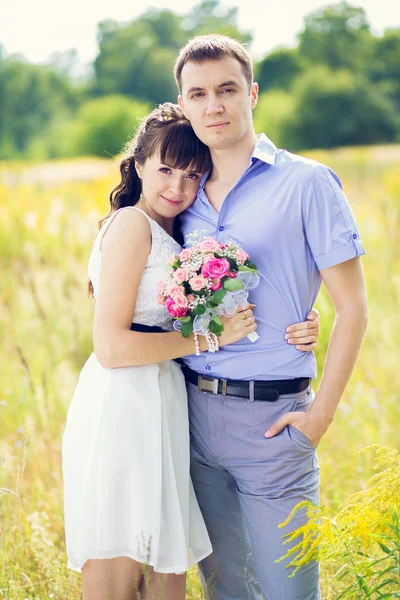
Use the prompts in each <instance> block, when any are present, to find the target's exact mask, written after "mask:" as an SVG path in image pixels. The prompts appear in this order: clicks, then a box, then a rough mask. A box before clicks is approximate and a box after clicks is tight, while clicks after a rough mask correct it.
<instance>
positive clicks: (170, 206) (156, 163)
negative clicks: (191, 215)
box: [135, 153, 203, 219]
mask: <svg viewBox="0 0 400 600" xmlns="http://www.w3.org/2000/svg"><path fill="white" fill-rule="evenodd" d="M135 166H136V171H137V173H138V175H139V177H140V178H141V180H142V196H143V199H144V201H145V202H146V205H147V206H148V207H149V208H150V209H151V210H152V211H154V213H156V214H158V215H160V216H162V217H164V218H166V219H171V218H174V217H176V216H177V215H179V214H180V213H181V212H183V211H184V210H186V209H187V208H188V207H189V206H190V205H191V204H192V203H193V202H194V199H195V198H196V194H197V191H198V189H199V184H200V180H201V178H202V176H203V173H199V172H195V171H183V170H181V169H173V168H172V167H170V166H168V165H165V164H163V163H161V162H160V157H159V155H158V153H156V154H155V155H154V156H151V157H150V158H148V159H147V160H146V161H145V162H144V164H143V165H140V164H139V163H137V162H136V163H135Z"/></svg>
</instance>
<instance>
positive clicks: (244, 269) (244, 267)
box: [239, 265, 258, 273]
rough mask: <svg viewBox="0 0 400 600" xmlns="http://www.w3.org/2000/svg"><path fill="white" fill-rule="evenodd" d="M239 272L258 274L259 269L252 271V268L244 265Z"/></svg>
mask: <svg viewBox="0 0 400 600" xmlns="http://www.w3.org/2000/svg"><path fill="white" fill-rule="evenodd" d="M239 271H248V272H250V273H258V271H257V269H255V268H254V269H252V268H251V267H246V265H242V266H241V267H239Z"/></svg>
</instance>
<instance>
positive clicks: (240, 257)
mask: <svg viewBox="0 0 400 600" xmlns="http://www.w3.org/2000/svg"><path fill="white" fill-rule="evenodd" d="M202 233H203V232H199V231H196V232H194V233H193V234H191V235H190V236H188V238H189V244H190V246H191V247H188V248H185V249H183V250H182V251H181V253H180V254H175V255H173V256H170V257H169V259H168V266H167V272H168V280H167V281H166V282H165V281H160V283H159V284H158V296H157V299H158V302H159V304H161V305H163V306H166V308H167V310H168V312H169V313H170V314H171V315H172V316H173V317H175V321H174V328H175V329H176V330H178V331H181V333H182V335H183V336H184V337H189V336H190V335H191V334H192V333H193V332H194V333H195V334H201V335H205V336H206V338H207V340H208V341H209V346H210V345H211V348H210V349H211V351H215V350H216V349H218V344H217V347H215V345H214V347H213V344H212V343H211V344H210V333H211V334H214V336H220V335H221V333H222V331H223V329H224V327H223V324H222V321H221V319H220V318H219V317H220V316H221V315H224V316H226V317H231V316H233V314H234V313H235V311H236V309H237V308H238V307H239V306H243V307H245V306H246V305H247V298H248V295H249V290H251V289H253V288H255V287H257V285H258V284H259V282H260V276H259V273H258V271H257V268H256V266H255V265H254V264H252V263H251V262H250V257H249V255H248V254H247V253H246V252H245V251H244V250H243V249H242V248H241V247H240V246H239V244H238V243H237V242H236V241H235V240H229V241H227V242H218V241H217V240H216V239H215V238H212V237H203V238H202V237H201V234H202ZM211 337H212V336H211ZM247 337H248V338H249V339H250V340H251V341H256V339H258V337H259V336H258V334H257V333H256V332H252V333H250V334H249V335H248V336H247Z"/></svg>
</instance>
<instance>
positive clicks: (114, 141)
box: [72, 95, 150, 157]
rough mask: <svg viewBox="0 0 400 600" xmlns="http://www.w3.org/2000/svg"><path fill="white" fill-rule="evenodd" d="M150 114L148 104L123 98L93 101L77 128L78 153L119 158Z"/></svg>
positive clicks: (74, 132)
mask: <svg viewBox="0 0 400 600" xmlns="http://www.w3.org/2000/svg"><path fill="white" fill-rule="evenodd" d="M149 110H150V107H149V105H148V104H145V103H143V102H139V101H137V100H136V101H135V100H131V99H128V98H124V97H123V96H117V95H114V96H107V97H104V98H96V99H94V100H90V101H89V102H87V103H85V104H84V105H83V106H82V107H81V108H80V109H79V111H78V115H77V118H76V121H75V123H74V124H73V128H72V135H73V137H74V140H73V141H74V145H75V153H76V154H77V155H84V154H89V155H96V156H103V157H106V156H115V155H116V154H118V153H119V152H120V151H121V150H122V147H123V146H124V144H125V143H126V142H127V141H128V139H129V137H131V136H132V134H133V133H134V131H135V129H136V127H137V125H138V119H140V118H142V117H144V116H145V115H146V114H147V113H148V112H149Z"/></svg>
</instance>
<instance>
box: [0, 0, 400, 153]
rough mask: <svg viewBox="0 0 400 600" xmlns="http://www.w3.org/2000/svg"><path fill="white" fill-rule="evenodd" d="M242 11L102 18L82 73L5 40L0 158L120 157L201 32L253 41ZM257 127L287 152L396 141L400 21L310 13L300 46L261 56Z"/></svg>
mask: <svg viewBox="0 0 400 600" xmlns="http://www.w3.org/2000/svg"><path fill="white" fill-rule="evenodd" d="M237 17H238V9H237V8H225V7H224V6H222V5H221V4H220V2H219V0H202V1H201V2H200V3H199V4H197V5H195V6H194V7H193V8H191V9H190V10H189V11H188V12H187V14H186V15H180V14H177V13H175V12H173V11H172V10H167V9H156V8H152V9H148V10H147V11H146V12H144V13H143V14H141V15H140V16H139V17H137V18H136V19H134V20H132V21H131V22H128V23H123V24H121V23H118V22H116V21H112V20H106V21H102V22H100V23H99V24H98V29H97V38H98V54H97V56H96V58H95V59H94V61H93V63H92V65H91V68H90V69H89V70H88V72H87V75H86V76H85V77H82V75H81V76H79V77H77V76H76V70H75V66H76V64H75V63H76V52H75V51H74V50H71V51H69V52H64V53H57V54H53V55H52V59H51V60H50V61H48V64H46V65H43V64H31V63H29V62H27V61H26V60H24V59H23V58H22V57H21V55H6V53H5V50H4V49H3V50H1V47H0V104H1V114H0V160H1V159H3V160H9V159H23V160H26V159H27V160H43V159H51V158H59V157H71V156H81V155H87V154H91V155H93V154H94V155H98V156H103V157H105V156H109V155H111V156H114V155H115V154H117V153H118V152H119V150H120V149H121V146H122V145H123V144H124V142H125V141H126V140H127V137H128V135H129V134H130V133H132V131H133V129H134V127H135V125H136V123H137V121H136V119H137V118H138V117H141V116H143V115H144V114H145V113H146V112H148V111H149V110H150V109H151V108H152V107H154V105H155V104H157V103H159V102H163V101H166V100H169V101H175V100H176V95H177V94H176V86H175V82H174V79H173V75H172V70H173V64H174V60H175V57H176V55H177V52H178V51H179V49H180V47H181V46H182V45H183V44H185V43H186V41H187V39H188V38H189V37H191V36H193V35H196V34H200V33H209V32H219V33H224V34H227V35H231V36H233V37H235V38H237V39H239V40H241V41H243V42H245V43H246V44H247V46H248V47H249V49H250V50H251V42H252V34H251V33H249V32H247V31H243V30H242V29H241V28H240V27H239V25H238V18H237ZM255 76H256V80H257V81H258V83H259V85H260V90H261V97H260V102H259V106H258V108H257V109H256V113H255V121H256V129H257V130H258V131H265V132H267V133H268V135H270V137H271V138H272V139H273V140H274V141H275V143H276V144H277V145H278V146H280V147H286V148H288V149H290V150H299V149H307V148H331V147H334V146H343V145H346V146H347V145H361V144H375V143H382V142H389V143H390V142H394V141H396V140H398V139H399V136H400V28H399V27H397V28H393V29H386V30H385V31H384V33H383V34H382V35H380V36H377V35H375V34H374V33H373V32H372V30H371V26H370V24H369V22H368V18H367V15H366V12H365V10H364V9H363V8H360V7H356V6H353V5H350V4H348V3H346V2H341V3H339V4H333V5H329V6H326V7H325V8H320V9H318V10H316V11H315V12H313V13H311V14H309V15H307V16H306V17H305V18H304V21H303V27H302V30H301V31H300V33H299V34H298V38H297V46H296V47H291V48H285V47H282V48H280V49H276V50H273V51H271V52H270V53H268V54H267V55H266V56H264V57H262V58H261V59H260V60H258V61H256V63H255Z"/></svg>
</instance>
